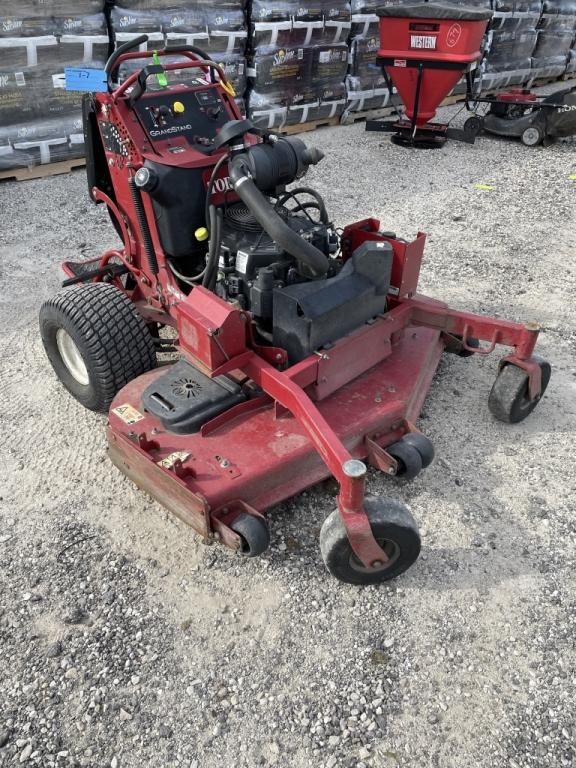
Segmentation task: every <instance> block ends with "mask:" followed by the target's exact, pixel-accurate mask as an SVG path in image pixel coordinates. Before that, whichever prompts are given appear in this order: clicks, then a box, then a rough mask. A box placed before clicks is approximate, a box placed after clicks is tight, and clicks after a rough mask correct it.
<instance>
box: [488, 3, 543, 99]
mask: <svg viewBox="0 0 576 768" xmlns="http://www.w3.org/2000/svg"><path fill="white" fill-rule="evenodd" d="M492 8H493V11H494V16H493V17H492V21H491V22H490V27H489V31H488V36H487V44H486V50H487V53H486V56H485V58H484V60H483V62H482V81H481V85H482V90H483V91H493V90H497V89H498V88H504V87H506V86H509V85H527V84H528V83H529V82H530V81H531V79H532V56H533V54H534V50H535V48H536V42H537V39H538V32H537V31H536V28H537V26H538V21H539V19H540V12H541V10H542V7H541V0H492Z"/></svg>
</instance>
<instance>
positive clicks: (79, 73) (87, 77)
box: [64, 67, 108, 93]
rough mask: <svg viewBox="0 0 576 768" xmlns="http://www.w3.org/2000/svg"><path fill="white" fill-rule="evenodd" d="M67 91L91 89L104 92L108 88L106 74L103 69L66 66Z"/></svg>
mask: <svg viewBox="0 0 576 768" xmlns="http://www.w3.org/2000/svg"><path fill="white" fill-rule="evenodd" d="M64 74H65V76H66V90H67V91H91V92H96V93H105V92H106V91H107V90H108V85H107V79H108V76H107V74H106V72H105V71H104V70H103V69H86V68H85V67H66V68H65V69H64Z"/></svg>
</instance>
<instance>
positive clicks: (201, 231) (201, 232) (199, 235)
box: [194, 227, 208, 242]
mask: <svg viewBox="0 0 576 768" xmlns="http://www.w3.org/2000/svg"><path fill="white" fill-rule="evenodd" d="M194 237H195V238H196V240H198V241H199V242H203V241H204V240H208V230H207V229H206V227H198V229H197V230H196V232H194Z"/></svg>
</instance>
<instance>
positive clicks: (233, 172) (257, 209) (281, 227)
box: [229, 157, 329, 277]
mask: <svg viewBox="0 0 576 768" xmlns="http://www.w3.org/2000/svg"><path fill="white" fill-rule="evenodd" d="M229 167H230V181H231V182H232V185H233V186H234V191H235V192H236V194H237V195H238V197H239V198H240V199H241V200H242V201H243V202H244V203H245V204H246V205H247V206H248V209H249V210H250V211H251V213H252V214H253V215H254V218H255V219H256V220H257V222H258V223H259V224H260V226H261V227H263V229H264V230H265V231H266V232H267V233H268V234H269V235H270V237H271V238H272V240H274V242H276V243H278V245H279V246H280V247H281V248H282V249H283V250H285V251H287V252H288V253H289V254H290V255H291V256H294V258H295V259H297V260H298V261H301V262H303V263H304V264H306V265H307V266H308V267H309V268H310V270H311V271H312V274H313V275H314V276H315V277H321V276H322V275H325V274H326V272H327V271H328V267H329V263H328V259H327V258H326V256H325V255H324V254H323V253H322V251H319V250H318V248H316V247H315V246H313V245H312V243H309V242H308V241H307V240H304V239H303V238H302V237H300V235H298V234H297V233H296V232H294V230H293V229H290V227H289V226H288V224H286V222H285V221H284V220H283V219H282V218H281V217H280V216H279V215H278V213H277V212H276V211H275V210H274V207H273V206H272V205H271V203H270V202H269V201H268V200H267V199H266V197H264V195H263V194H262V192H260V190H259V189H258V187H257V186H256V185H255V184H254V182H253V180H252V178H251V177H250V176H249V174H248V171H247V170H246V168H245V166H244V162H243V159H242V157H236V158H234V159H233V160H232V162H231V163H230V166H229Z"/></svg>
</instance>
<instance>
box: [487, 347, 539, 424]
mask: <svg viewBox="0 0 576 768" xmlns="http://www.w3.org/2000/svg"><path fill="white" fill-rule="evenodd" d="M534 359H535V360H537V362H538V364H539V366H540V370H541V371H542V391H541V393H540V395H539V396H538V397H536V398H534V400H530V398H529V396H528V374H527V372H526V371H525V370H524V369H523V368H518V366H517V365H511V364H508V365H505V366H504V368H502V370H501V371H500V373H499V374H498V376H497V377H496V381H495V382H494V385H493V387H492V391H491V392H490V397H489V398H488V407H489V408H490V411H491V412H492V415H493V416H495V417H496V418H497V419H499V420H500V421H505V422H507V423H508V424H516V423H518V422H519V421H523V420H524V419H525V418H526V416H529V415H530V414H531V413H532V411H533V410H534V408H536V406H537V405H538V403H539V402H540V399H541V398H542V395H543V394H544V392H545V391H546V387H547V386H548V382H549V381H550V374H551V372H552V369H551V367H550V363H549V362H547V361H546V360H542V359H541V358H536V357H535V358H534Z"/></svg>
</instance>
